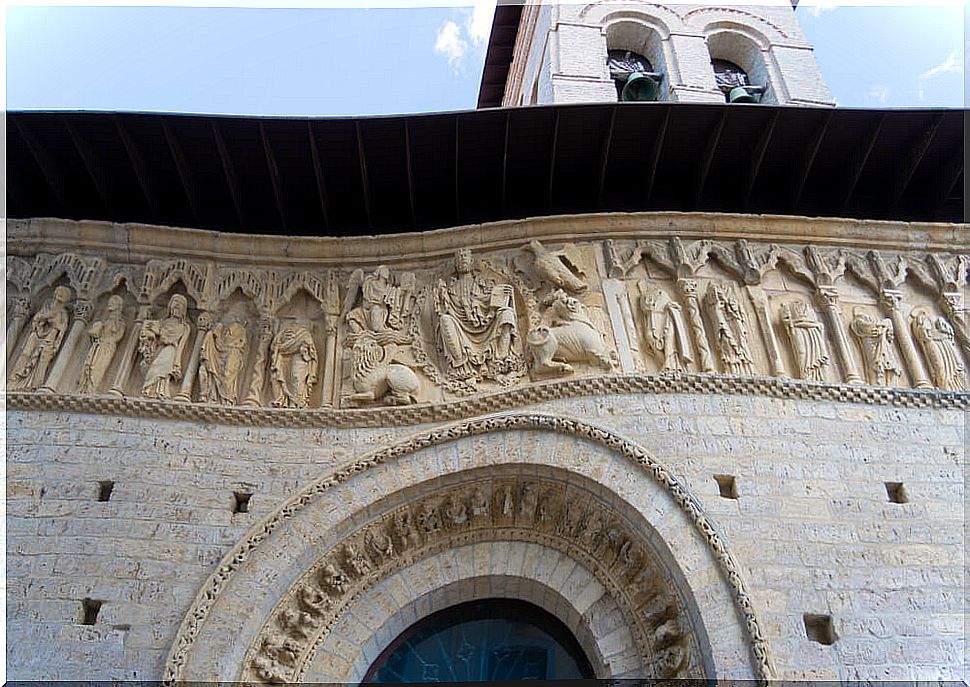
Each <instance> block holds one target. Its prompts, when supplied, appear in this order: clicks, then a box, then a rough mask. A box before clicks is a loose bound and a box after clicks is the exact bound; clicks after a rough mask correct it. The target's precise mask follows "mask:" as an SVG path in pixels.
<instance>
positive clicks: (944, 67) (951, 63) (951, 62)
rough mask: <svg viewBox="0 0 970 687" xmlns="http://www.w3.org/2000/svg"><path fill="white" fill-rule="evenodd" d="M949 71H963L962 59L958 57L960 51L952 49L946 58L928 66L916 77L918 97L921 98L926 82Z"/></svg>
mask: <svg viewBox="0 0 970 687" xmlns="http://www.w3.org/2000/svg"><path fill="white" fill-rule="evenodd" d="M949 72H958V73H960V72H963V60H961V59H960V51H959V50H953V51H951V52H950V54H949V55H947V56H946V59H945V60H943V61H942V62H941V63H940V64H938V65H936V66H935V67H930V68H929V69H927V70H926V71H925V72H923V73H922V74H920V75H919V76H918V77H916V81H917V83H918V85H919V99H920V100H922V99H923V95H924V90H925V88H926V82H927V81H929V80H930V79H934V78H936V77H937V76H939V75H940V74H946V73H949Z"/></svg>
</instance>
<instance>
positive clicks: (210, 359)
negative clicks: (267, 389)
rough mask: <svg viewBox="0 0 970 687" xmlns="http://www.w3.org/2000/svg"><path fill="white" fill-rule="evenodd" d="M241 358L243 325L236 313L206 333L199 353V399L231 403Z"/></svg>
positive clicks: (205, 401) (234, 396)
mask: <svg viewBox="0 0 970 687" xmlns="http://www.w3.org/2000/svg"><path fill="white" fill-rule="evenodd" d="M245 360H246V327H245V326H244V324H243V323H242V322H240V319H239V317H238V316H235V315H233V316H231V317H230V319H229V321H228V322H220V323H219V324H217V325H216V326H215V327H214V328H212V329H211V330H210V331H208V332H206V334H205V337H204V338H203V339H202V348H201V350H200V353H199V399H200V400H202V401H203V402H204V403H223V404H227V405H234V404H235V403H236V399H237V398H238V397H239V373H240V372H241V371H242V367H243V363H244V362H245Z"/></svg>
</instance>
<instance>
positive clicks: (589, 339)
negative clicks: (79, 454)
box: [7, 219, 970, 423]
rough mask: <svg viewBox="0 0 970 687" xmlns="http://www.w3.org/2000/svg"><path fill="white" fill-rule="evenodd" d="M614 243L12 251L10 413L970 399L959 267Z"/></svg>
mask: <svg viewBox="0 0 970 687" xmlns="http://www.w3.org/2000/svg"><path fill="white" fill-rule="evenodd" d="M762 221H764V220H763V219H762ZM779 222H781V220H779ZM826 222H827V223H832V222H834V221H832V220H826ZM171 231H178V230H171ZM158 234H159V236H160V237H164V235H165V230H161V229H159V230H158ZM462 235H463V234H462V233H461V232H456V236H458V237H460V236H462ZM619 236H620V237H619V238H614V237H611V236H610V235H609V234H608V233H607V232H603V235H602V237H601V238H598V239H596V238H590V240H572V241H565V242H564V241H562V236H559V237H558V239H551V238H549V237H543V238H542V239H541V240H540V239H537V238H524V239H523V240H521V241H520V242H517V243H514V245H508V244H509V242H508V241H505V244H504V245H503V246H500V247H493V248H485V249H482V248H478V247H473V246H470V245H469V246H460V245H459V246H455V247H454V249H453V250H451V251H448V252H446V253H444V254H442V253H435V254H431V255H427V256H423V255H420V253H412V254H411V255H409V256H406V257H402V258H399V259H395V260H391V259H381V258H379V257H375V258H374V259H372V260H370V261H367V260H358V261H357V262H356V264H352V265H348V266H346V267H340V266H334V265H329V264H328V265H324V264H320V265H317V266H315V265H313V264H311V263H312V261H308V260H296V259H294V260H293V261H292V262H291V263H287V261H286V260H282V261H280V260H278V259H277V260H274V261H272V262H271V263H268V264H267V265H262V266H258V267H256V266H253V265H252V264H249V263H248V262H243V261H238V262H229V261H226V260H225V259H224V256H221V255H220V256H213V257H212V258H210V259H206V258H205V257H204V256H192V257H185V256H181V255H172V256H171V257H169V258H163V257H157V256H156V257H151V258H149V259H146V260H143V261H139V260H137V259H135V258H132V259H130V260H121V259H120V258H119V257H118V255H117V254H116V253H114V252H112V251H108V252H107V255H108V256H109V257H108V258H105V257H102V256H99V255H95V252H94V250H93V249H92V250H90V251H87V250H85V245H84V243H83V242H81V243H80V244H79V245H78V247H77V249H76V250H75V251H71V252H64V253H58V254H51V253H45V252H36V253H31V252H30V250H29V246H30V242H29V241H28V242H23V241H20V242H18V241H14V245H16V246H17V250H18V254H17V255H12V256H10V257H9V258H8V265H7V312H8V328H7V356H8V360H7V364H8V368H7V369H8V370H10V373H9V378H8V389H10V390H11V391H12V392H15V393H12V394H11V395H10V402H11V404H12V406H14V407H34V408H37V407H45V406H56V405H58V404H59V405H60V406H61V407H68V406H69V405H70V406H71V407H73V406H76V405H77V404H78V402H79V401H78V400H76V399H79V398H80V399H88V401H87V402H86V403H87V405H88V407H89V408H90V409H94V410H104V411H106V412H129V410H126V409H135V408H140V409H142V410H141V411H140V412H146V411H145V410H144V409H151V408H169V407H170V406H172V405H178V406H188V407H194V408H201V409H205V410H204V412H206V413H211V414H213V415H214V416H215V417H218V416H220V414H221V415H226V414H227V413H226V412H224V410H229V409H232V412H229V413H228V415H229V416H235V415H239V416H240V417H243V415H241V414H240V412H241V411H243V410H244V409H245V410H247V411H249V412H250V414H251V415H253V418H255V419H258V418H265V417H268V416H271V415H272V414H273V413H274V412H275V413H288V412H289V413H292V412H302V413H311V414H314V413H315V416H314V417H316V421H328V420H325V418H338V417H345V418H346V419H344V420H342V421H341V420H337V422H338V423H339V422H344V423H347V422H353V420H351V419H350V418H353V417H356V418H358V419H359V420H362V421H363V420H364V418H365V417H366V416H367V413H368V412H371V413H375V412H376V413H379V412H384V411H385V410H386V409H388V408H391V407H402V406H410V407H412V408H413V410H414V411H419V410H420V411H421V412H411V413H410V416H411V417H413V418H414V421H426V420H427V419H434V418H432V417H430V416H429V413H431V414H432V415H433V414H434V412H433V411H434V409H437V410H438V411H441V410H442V409H446V408H449V407H459V406H460V407H465V408H466V409H467V408H472V407H474V406H470V405H469V401H472V400H474V401H475V403H476V404H478V406H481V410H487V409H490V408H491V407H492V406H495V407H496V409H498V407H499V406H501V407H508V406H509V404H510V403H513V404H514V403H519V402H521V403H526V402H531V401H532V398H533V397H534V396H535V395H536V393H539V395H542V394H541V392H538V390H539V389H549V388H558V387H562V388H563V389H566V388H568V387H569V386H570V384H572V383H574V382H575V381H577V380H584V385H585V386H586V387H587V388H588V389H589V390H590V391H589V392H591V393H595V392H604V393H609V389H610V388H612V387H615V386H616V383H617V382H615V381H610V380H616V379H617V378H618V377H621V378H624V379H631V378H635V379H646V380H657V381H655V382H653V384H654V386H656V385H657V384H658V383H659V380H664V383H665V384H666V385H667V386H668V387H669V386H673V387H677V386H678V385H680V386H683V385H684V384H685V383H687V382H685V381H684V380H685V379H686V380H707V379H710V378H713V379H717V380H723V381H722V382H721V383H723V384H728V385H733V386H735V387H737V388H745V387H751V388H755V389H758V388H762V389H764V388H771V389H774V390H775V391H773V392H771V393H778V392H781V393H784V394H792V395H806V394H808V395H811V394H818V393H823V395H824V393H834V394H836V395H837V396H838V397H840V398H846V399H848V400H862V401H865V400H866V399H867V398H868V397H872V398H876V397H878V398H891V399H898V398H904V397H905V398H909V397H910V396H912V395H913V394H916V395H917V396H919V393H920V392H924V391H925V393H926V394H928V395H929V397H931V398H932V400H930V401H927V402H929V403H931V404H937V405H939V404H943V405H948V404H950V405H952V404H954V403H955V404H956V405H960V404H965V402H966V401H965V399H966V395H967V390H968V386H970V375H968V363H970V329H968V319H970V318H968V313H967V305H966V298H967V292H968V287H967V275H968V265H970V258H968V256H967V255H966V254H959V253H957V254H954V253H942V252H926V251H921V250H912V251H900V250H888V249H884V248H881V249H877V248H868V249H867V248H865V247H864V246H863V247H859V246H853V247H841V246H838V245H824V244H821V245H816V244H813V243H804V242H801V243H800V242H793V241H788V242H785V243H773V242H765V241H762V240H755V239H748V238H736V239H723V240H722V239H712V238H696V237H692V236H690V235H684V236H681V235H669V236H658V234H657V231H656V228H655V227H653V228H651V231H649V232H645V237H644V238H642V239H636V238H630V237H629V233H628V232H626V233H623V234H621V235H619ZM587 238H589V237H588V236H587ZM281 241H285V240H283V239H281ZM690 383H693V384H700V386H701V387H703V386H704V384H705V383H706V382H703V381H694V382H690ZM638 384H640V385H644V384H645V385H646V386H648V387H649V386H650V384H651V383H650V382H649V381H647V382H642V381H641V382H638ZM809 387H813V388H814V389H815V390H813V391H811V392H809V391H807V389H809ZM817 387H821V388H824V389H828V390H830V391H829V392H820V391H819V390H818V389H817ZM873 387H878V388H880V389H884V390H887V391H890V392H892V393H889V394H888V395H887V394H885V393H881V392H875V391H873V390H872V388H873ZM846 389H848V391H846ZM856 389H858V390H856ZM834 390H838V391H837V392H836V391H834ZM913 390H917V391H913ZM564 393H568V392H564ZM900 394H901V395H900ZM38 395H47V396H48V398H46V399H44V400H40V399H36V400H31V399H33V397H35V396H38ZM95 401H97V402H95ZM890 402H893V401H890ZM81 403H82V405H83V404H84V403H85V401H81ZM72 404H73V405H72ZM429 409H430V410H429ZM236 411H240V412H236ZM159 412H162V411H159ZM196 412H200V411H191V412H190V414H193V413H196ZM444 412H445V414H446V415H447V414H448V412H447V411H444ZM165 413H174V414H175V415H177V416H180V415H184V414H185V411H174V410H173V411H165V412H163V413H162V414H165ZM193 416H194V415H193ZM452 416H453V415H452ZM288 417H293V415H289V416H288ZM402 417H404V416H403V415H402ZM270 422H272V420H270Z"/></svg>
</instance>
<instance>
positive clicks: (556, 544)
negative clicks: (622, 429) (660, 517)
mask: <svg viewBox="0 0 970 687" xmlns="http://www.w3.org/2000/svg"><path fill="white" fill-rule="evenodd" d="M493 538H500V539H502V540H504V541H508V540H513V541H515V540H522V541H532V542H537V543H541V544H544V545H546V546H549V547H551V548H554V549H557V550H560V551H562V552H563V553H567V554H569V555H571V556H574V557H576V558H577V560H581V561H583V562H584V564H586V565H588V566H590V568H591V570H592V571H593V573H594V575H595V576H596V577H597V579H598V580H599V581H600V582H601V583H602V584H603V585H604V587H606V588H607V589H608V590H610V592H611V594H612V595H613V596H614V598H615V599H616V600H617V601H618V603H619V604H620V606H621V608H622V610H623V612H624V616H625V618H626V622H627V623H628V624H629V625H630V629H631V632H632V634H633V637H634V641H635V642H636V644H637V649H638V651H639V653H640V654H641V658H642V660H643V663H644V666H645V669H646V670H647V672H648V673H650V674H649V675H648V676H647V677H653V678H675V677H682V678H687V677H690V678H703V677H704V672H703V668H702V665H703V660H702V658H701V656H700V655H699V648H698V646H699V645H698V641H697V638H696V637H695V636H694V634H693V630H692V627H693V626H692V624H691V620H690V619H689V618H688V616H687V614H686V610H685V607H684V604H683V601H682V600H681V599H680V597H679V594H678V593H677V592H676V591H675V590H674V588H673V587H672V583H671V582H670V580H668V579H667V578H666V576H665V574H664V573H663V572H662V570H661V567H660V565H659V564H658V563H657V562H656V561H654V560H652V558H651V553H650V552H651V546H650V544H649V543H648V542H646V541H644V540H642V539H641V537H640V534H638V529H637V528H636V527H635V526H633V525H631V524H630V523H627V522H626V521H624V520H623V519H621V518H619V517H618V516H617V515H615V514H614V513H613V511H612V509H611V508H610V506H609V504H607V503H604V502H600V501H599V500H598V499H597V498H595V497H593V496H592V494H590V493H588V492H586V491H583V490H579V489H577V488H575V487H567V486H566V485H565V484H563V483H562V482H560V481H555V480H551V479H545V478H539V477H536V478H534V479H533V478H531V477H530V478H524V477H518V478H513V477H504V478H502V477H499V478H495V479H478V480H476V481H471V482H466V483H463V484H459V485H456V486H452V487H449V488H446V489H442V490H439V491H436V492H433V493H430V494H426V495H423V496H422V497H420V498H419V499H417V500H416V501H412V502H410V503H408V504H407V505H405V506H402V507H399V508H397V509H396V510H394V511H392V512H390V513H387V514H385V515H384V516H381V517H380V518H379V519H377V520H375V521H373V522H370V523H368V524H366V525H364V526H363V527H361V528H360V529H358V530H357V531H356V532H354V533H353V534H351V535H350V536H349V537H347V538H346V540H345V541H343V542H342V543H340V544H338V545H336V546H335V547H334V548H333V549H332V550H330V551H329V552H327V553H325V554H324V555H323V556H322V557H321V559H320V560H319V561H318V562H317V563H316V564H315V565H314V566H313V567H312V568H311V569H310V570H309V571H307V572H306V573H304V574H303V575H302V576H301V578H300V579H299V580H297V581H296V582H295V583H294V585H293V586H292V587H291V588H290V589H289V591H288V592H287V593H286V594H285V595H284V598H283V599H282V600H281V601H280V602H279V603H278V605H277V607H276V608H275V609H274V611H273V613H272V614H271V615H270V617H269V618H268V619H267V620H266V623H265V625H264V626H263V628H262V630H261V632H260V633H259V635H258V637H257V638H256V640H255V642H254V643H253V644H252V646H251V647H250V649H249V651H248V655H247V658H246V660H245V663H244V666H245V667H244V668H243V673H242V675H241V679H242V680H244V681H251V682H256V683H288V682H296V681H301V680H302V679H303V678H304V675H305V672H306V670H307V667H308V663H309V662H310V660H311V659H312V657H313V655H314V653H315V651H316V648H317V647H319V646H320V645H321V644H323V643H324V642H325V640H326V638H327V635H328V632H329V631H330V629H331V628H332V627H333V626H334V625H335V624H336V623H337V621H338V620H339V618H340V617H341V616H342V614H343V613H345V612H347V610H348V609H349V608H350V607H351V606H352V605H353V602H354V600H355V599H356V598H357V597H359V596H361V595H362V594H363V593H364V592H365V591H366V590H367V589H369V588H370V587H371V586H373V585H375V584H377V583H378V582H379V581H380V580H382V579H386V578H387V576H388V575H390V574H392V573H393V572H394V571H396V570H398V569H401V568H404V567H406V566H408V565H411V564H412V563H413V562H415V561H419V560H421V559H422V558H426V557H429V556H431V555H433V554H434V553H436V552H438V551H441V550H444V549H447V548H448V547H450V546H454V545H456V544H468V543H471V542H476V541H490V540H491V539H493Z"/></svg>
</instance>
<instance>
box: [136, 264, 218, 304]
mask: <svg viewBox="0 0 970 687" xmlns="http://www.w3.org/2000/svg"><path fill="white" fill-rule="evenodd" d="M177 281H181V282H182V283H183V284H184V285H185V290H186V291H187V292H188V294H189V295H190V296H191V297H192V299H193V300H194V301H195V302H196V304H198V305H200V306H201V305H203V304H205V303H206V301H207V298H206V293H205V291H206V289H205V286H206V268H205V266H204V264H202V263H197V262H193V261H190V260H186V259H184V258H179V259H177V260H151V261H149V262H148V265H147V266H146V269H145V279H144V281H143V282H142V289H141V300H142V301H144V302H146V303H154V302H155V300H156V299H157V298H158V297H159V296H161V295H162V294H164V293H166V292H168V290H169V289H170V288H172V286H174V285H175V283H176V282H177Z"/></svg>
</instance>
